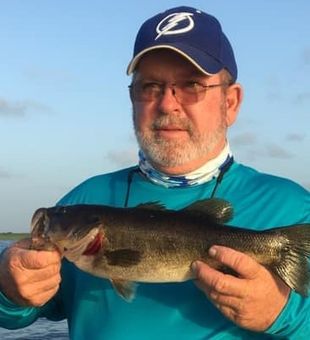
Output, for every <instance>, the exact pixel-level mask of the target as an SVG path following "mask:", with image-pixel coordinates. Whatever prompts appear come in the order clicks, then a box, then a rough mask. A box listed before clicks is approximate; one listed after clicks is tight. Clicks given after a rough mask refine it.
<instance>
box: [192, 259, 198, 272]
mask: <svg viewBox="0 0 310 340" xmlns="http://www.w3.org/2000/svg"><path fill="white" fill-rule="evenodd" d="M198 266H199V263H198V261H195V262H193V263H192V265H191V269H192V271H193V272H194V273H196V272H197V270H198Z"/></svg>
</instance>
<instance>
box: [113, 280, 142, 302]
mask: <svg viewBox="0 0 310 340" xmlns="http://www.w3.org/2000/svg"><path fill="white" fill-rule="evenodd" d="M110 281H111V283H112V286H113V288H114V289H115V291H116V292H117V293H118V294H119V295H120V296H121V297H122V298H123V299H124V300H126V301H127V302H131V301H132V300H133V299H134V297H135V293H136V284H135V283H134V282H131V281H125V280H119V279H117V280H116V279H115V280H114V279H110Z"/></svg>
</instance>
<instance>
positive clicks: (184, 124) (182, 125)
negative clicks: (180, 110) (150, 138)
mask: <svg viewBox="0 0 310 340" xmlns="http://www.w3.org/2000/svg"><path fill="white" fill-rule="evenodd" d="M166 126H174V127H175V128H178V129H181V130H187V131H189V132H192V131H193V125H192V123H191V121H190V120H188V119H186V118H180V117H175V116H162V117H158V118H156V119H155V120H154V122H153V124H152V128H153V129H154V130H156V129H161V128H165V127H166Z"/></svg>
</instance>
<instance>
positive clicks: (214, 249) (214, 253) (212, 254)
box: [209, 246, 217, 257]
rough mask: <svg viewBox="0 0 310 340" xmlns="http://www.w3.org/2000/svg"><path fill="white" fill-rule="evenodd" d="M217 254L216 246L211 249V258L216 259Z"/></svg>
mask: <svg viewBox="0 0 310 340" xmlns="http://www.w3.org/2000/svg"><path fill="white" fill-rule="evenodd" d="M216 253H217V249H216V247H215V246H212V247H211V248H210V249H209V255H210V256H211V257H215V256H216Z"/></svg>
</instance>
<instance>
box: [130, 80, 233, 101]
mask: <svg viewBox="0 0 310 340" xmlns="http://www.w3.org/2000/svg"><path fill="white" fill-rule="evenodd" d="M139 83H140V85H143V83H142V82H140V81H136V82H133V83H131V84H130V85H128V88H129V91H130V97H131V99H132V100H133V101H137V102H153V101H155V100H157V99H158V98H160V97H161V96H163V95H164V93H165V91H166V89H167V88H170V89H171V90H172V94H173V96H174V97H175V98H176V100H177V101H178V103H179V104H183V105H191V104H195V103H197V102H199V101H201V100H203V99H204V97H205V95H206V92H207V91H208V90H209V89H212V88H215V87H220V86H227V87H229V86H231V85H232V84H234V82H233V81H230V82H223V83H218V84H210V85H204V84H201V83H200V82H198V81H189V82H187V81H184V82H173V83H171V82H164V83H161V82H157V81H149V82H146V84H150V85H154V84H156V86H158V89H159V90H160V91H158V93H157V94H155V92H154V93H153V94H152V95H153V97H152V98H151V96H149V97H150V98H149V99H137V95H135V93H134V86H135V85H139ZM178 83H179V84H180V83H183V85H184V84H186V83H187V84H198V85H199V86H200V87H201V89H200V90H199V91H198V92H196V93H189V92H187V93H186V91H185V94H187V95H189V96H190V95H193V96H199V95H201V94H203V96H202V97H200V98H195V99H194V98H193V99H192V100H191V101H189V102H188V101H186V100H185V103H184V102H183V100H182V98H181V100H180V98H179V97H178V95H177V91H176V89H177V90H178V91H181V94H182V93H183V94H184V89H183V90H182V87H180V86H179V87H178ZM141 90H142V86H141ZM182 91H183V92H182ZM138 97H139V96H138ZM140 98H141V97H140Z"/></svg>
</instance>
